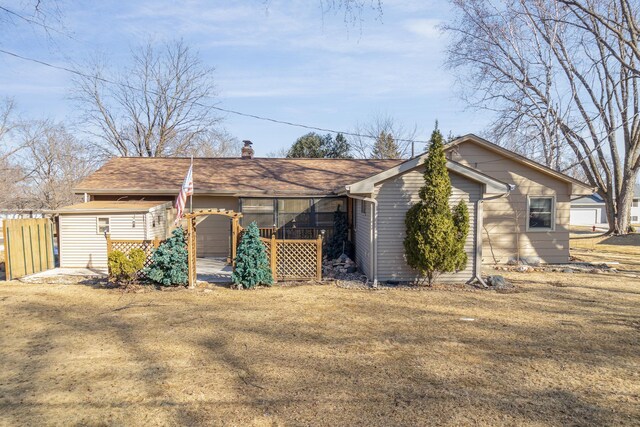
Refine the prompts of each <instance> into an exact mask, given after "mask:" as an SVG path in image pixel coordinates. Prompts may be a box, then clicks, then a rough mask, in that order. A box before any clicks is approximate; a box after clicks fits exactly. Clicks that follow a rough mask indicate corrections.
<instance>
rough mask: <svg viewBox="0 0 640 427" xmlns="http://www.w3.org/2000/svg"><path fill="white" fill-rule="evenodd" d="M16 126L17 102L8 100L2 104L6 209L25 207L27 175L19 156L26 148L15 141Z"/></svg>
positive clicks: (0, 170) (1, 186)
mask: <svg viewBox="0 0 640 427" xmlns="http://www.w3.org/2000/svg"><path fill="white" fill-rule="evenodd" d="M16 126H17V125H16V118H15V102H14V101H13V99H10V98H7V99H5V100H3V101H2V103H1V104H0V207H1V208H4V209H17V208H21V207H23V206H22V204H23V197H22V195H23V191H22V183H23V181H24V179H25V174H24V171H23V170H22V168H21V167H20V165H19V164H18V162H17V155H18V154H19V153H20V151H21V150H22V149H23V148H24V146H23V145H21V144H19V143H16V142H15V141H13V138H12V137H13V134H14V133H15V129H16ZM10 140H11V141H10Z"/></svg>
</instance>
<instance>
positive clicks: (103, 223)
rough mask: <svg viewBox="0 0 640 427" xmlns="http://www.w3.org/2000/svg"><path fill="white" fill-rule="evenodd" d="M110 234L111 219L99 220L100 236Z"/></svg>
mask: <svg viewBox="0 0 640 427" xmlns="http://www.w3.org/2000/svg"><path fill="white" fill-rule="evenodd" d="M108 232H109V218H98V234H104V233H108Z"/></svg>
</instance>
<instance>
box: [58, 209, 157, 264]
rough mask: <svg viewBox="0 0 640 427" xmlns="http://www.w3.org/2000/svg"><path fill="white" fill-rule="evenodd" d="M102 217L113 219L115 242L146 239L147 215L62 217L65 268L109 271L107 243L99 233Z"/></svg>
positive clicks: (61, 233)
mask: <svg viewBox="0 0 640 427" xmlns="http://www.w3.org/2000/svg"><path fill="white" fill-rule="evenodd" d="M98 217H101V218H103V217H108V218H109V229H110V234H111V238H112V239H135V240H138V239H139V240H143V239H145V237H146V233H145V229H146V222H147V215H146V214H144V213H137V214H133V213H128V214H105V215H99V214H78V215H74V214H65V215H60V266H61V267H86V268H107V241H106V239H105V236H104V235H103V234H98V230H97V218H98ZM134 220H135V226H134Z"/></svg>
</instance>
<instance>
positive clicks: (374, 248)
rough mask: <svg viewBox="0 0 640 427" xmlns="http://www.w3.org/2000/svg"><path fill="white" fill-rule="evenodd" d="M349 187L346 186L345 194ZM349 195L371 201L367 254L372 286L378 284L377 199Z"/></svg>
mask: <svg viewBox="0 0 640 427" xmlns="http://www.w3.org/2000/svg"><path fill="white" fill-rule="evenodd" d="M348 191H349V187H348V186H347V194H348ZM348 196H349V197H351V198H352V199H356V200H362V201H363V202H371V206H372V207H373V208H372V209H371V229H370V231H369V247H370V248H371V254H370V255H369V262H370V264H371V271H372V273H373V286H377V285H378V263H377V257H378V239H377V236H376V234H377V225H378V224H377V222H378V201H377V200H376V199H374V198H372V197H363V196H356V195H353V194H348Z"/></svg>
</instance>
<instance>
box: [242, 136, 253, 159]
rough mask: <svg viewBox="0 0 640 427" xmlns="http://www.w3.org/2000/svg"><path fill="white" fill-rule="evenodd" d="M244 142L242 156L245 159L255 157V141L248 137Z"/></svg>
mask: <svg viewBox="0 0 640 427" xmlns="http://www.w3.org/2000/svg"><path fill="white" fill-rule="evenodd" d="M242 142H244V147H242V155H241V156H240V157H241V158H243V159H253V148H251V146H252V145H253V142H251V141H249V140H248V139H245V140H244V141H242Z"/></svg>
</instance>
